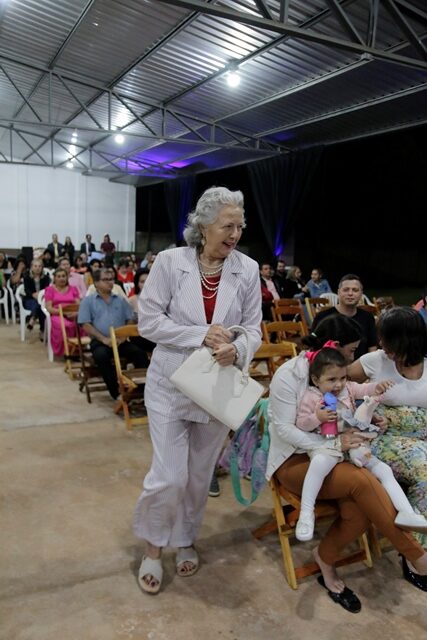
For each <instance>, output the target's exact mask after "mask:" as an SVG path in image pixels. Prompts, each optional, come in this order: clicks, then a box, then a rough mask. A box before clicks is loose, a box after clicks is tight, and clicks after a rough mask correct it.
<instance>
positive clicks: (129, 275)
mask: <svg viewBox="0 0 427 640" xmlns="http://www.w3.org/2000/svg"><path fill="white" fill-rule="evenodd" d="M129 266H130V263H129V260H128V259H127V258H120V260H119V265H118V269H117V278H118V279H119V280H120V282H122V283H123V284H124V283H125V282H133V276H134V273H133V271H132V270H131V269H129Z"/></svg>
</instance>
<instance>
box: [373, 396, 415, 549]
mask: <svg viewBox="0 0 427 640" xmlns="http://www.w3.org/2000/svg"><path fill="white" fill-rule="evenodd" d="M376 412H377V413H380V414H381V415H383V416H385V417H386V418H387V419H388V422H389V425H388V429H387V431H386V432H385V433H384V434H383V435H381V436H378V438H376V439H375V440H374V441H373V442H372V444H371V449H372V453H373V454H374V455H375V456H377V457H378V458H379V459H380V460H383V461H384V462H386V463H387V464H388V465H389V466H390V467H391V468H392V469H393V473H394V475H395V477H396V480H398V482H400V483H401V484H402V485H404V486H405V488H406V489H407V496H408V500H409V502H410V503H411V504H412V506H413V507H414V509H415V511H418V512H419V513H421V514H422V515H423V516H426V517H427V409H422V408H419V407H413V406H398V407H387V406H385V405H380V406H379V407H378V408H377V410H376ZM414 537H416V538H417V540H418V541H419V542H420V544H422V546H423V547H424V548H425V549H427V534H421V533H414Z"/></svg>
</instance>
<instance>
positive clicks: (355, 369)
mask: <svg viewBox="0 0 427 640" xmlns="http://www.w3.org/2000/svg"><path fill="white" fill-rule="evenodd" d="M378 335H379V339H380V344H381V346H382V349H380V350H378V351H373V352H372V353H367V354H365V355H364V356H362V357H361V358H360V359H359V360H357V362H354V363H353V364H352V365H351V366H350V367H349V369H348V372H349V375H350V377H351V379H352V380H356V381H357V382H362V381H364V380H366V378H369V379H370V380H371V381H372V382H377V381H378V380H379V379H380V378H384V376H386V377H387V378H389V379H391V380H393V381H394V383H395V384H394V386H393V387H392V388H391V389H389V390H388V391H387V393H385V394H384V396H383V398H382V400H381V401H382V404H383V408H382V410H381V413H383V415H384V416H385V417H386V418H387V420H388V424H387V426H386V425H384V427H383V429H382V430H383V434H382V435H380V436H379V437H378V438H376V439H375V441H374V442H373V446H372V451H373V453H374V454H375V455H376V456H377V457H378V458H379V459H380V460H383V461H384V462H386V463H387V464H389V465H390V466H391V468H392V469H393V472H394V475H395V476H396V478H397V480H398V481H399V482H401V483H403V484H404V485H405V486H406V487H407V495H408V498H409V502H410V503H411V504H412V506H413V507H414V508H415V510H416V511H418V512H419V513H421V514H422V515H424V516H426V515H427V327H426V325H425V323H424V321H423V319H422V317H421V316H420V314H419V313H418V312H417V311H416V310H415V309H412V308H411V307H393V308H392V309H388V310H387V311H385V312H384V313H383V314H382V315H381V316H380V318H379V321H378ZM416 537H417V539H418V540H419V541H420V542H421V544H422V545H423V547H424V548H425V549H427V535H426V534H424V535H423V534H416Z"/></svg>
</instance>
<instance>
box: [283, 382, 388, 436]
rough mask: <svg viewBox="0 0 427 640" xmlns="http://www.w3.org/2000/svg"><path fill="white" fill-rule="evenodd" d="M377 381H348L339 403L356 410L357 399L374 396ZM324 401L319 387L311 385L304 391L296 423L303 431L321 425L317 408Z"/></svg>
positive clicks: (312, 429)
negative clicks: (361, 382)
mask: <svg viewBox="0 0 427 640" xmlns="http://www.w3.org/2000/svg"><path fill="white" fill-rule="evenodd" d="M375 387H376V383H375V382H368V383H366V384H358V383H357V382H350V381H349V382H347V383H346V385H345V387H344V389H343V390H342V392H341V393H340V395H339V396H338V408H339V405H340V404H341V405H343V406H344V407H345V408H346V409H352V410H353V411H354V409H355V405H354V401H355V400H362V399H363V397H364V396H373V395H374V393H375ZM322 403H323V393H322V392H321V391H319V389H317V387H309V388H308V389H307V391H306V392H305V393H304V395H303V397H302V400H301V402H300V404H299V406H298V411H297V419H296V425H297V427H298V428H299V429H302V430H303V431H314V430H315V429H317V428H318V427H319V426H320V422H319V419H318V417H317V416H316V409H317V408H318V407H320V406H321V405H322Z"/></svg>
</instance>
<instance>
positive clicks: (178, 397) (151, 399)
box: [138, 247, 261, 422]
mask: <svg viewBox="0 0 427 640" xmlns="http://www.w3.org/2000/svg"><path fill="white" fill-rule="evenodd" d="M212 324H221V325H223V326H225V327H229V326H231V325H234V324H240V325H243V326H244V327H245V328H246V330H247V331H248V333H249V350H250V355H253V353H255V351H256V350H257V349H258V347H259V345H260V343H261V331H260V324H261V289H260V286H259V269H258V264H257V263H256V262H255V261H254V260H252V259H251V258H249V257H247V256H245V255H244V254H242V253H240V252H238V251H233V252H232V253H231V254H230V255H229V256H228V258H226V260H225V261H224V266H223V270H222V275H221V280H220V284H219V289H218V293H217V299H216V304H215V310H214V314H213V318H212ZM138 328H139V333H140V334H141V336H143V337H144V338H147V339H148V340H151V341H152V342H155V343H156V344H157V346H156V348H155V349H154V351H153V355H152V358H151V362H150V366H149V369H148V373H147V383H146V386H145V403H146V406H147V407H149V408H151V409H153V410H155V411H158V412H160V413H162V414H163V415H167V416H169V415H170V416H174V417H175V418H179V419H187V420H191V421H194V422H208V421H209V415H208V414H207V413H206V412H205V411H203V410H202V409H201V408H200V407H198V406H197V405H196V404H194V403H193V402H192V401H191V400H190V399H189V398H187V397H186V396H184V395H183V394H182V393H180V392H179V391H178V390H177V389H176V388H175V387H174V386H173V385H172V384H171V383H170V382H169V378H170V376H171V375H172V374H173V373H174V372H175V370H176V369H177V368H178V367H179V366H180V365H181V364H182V363H183V362H184V360H186V358H188V356H189V355H190V354H191V353H192V351H193V350H194V349H197V348H199V347H200V346H201V345H202V343H203V340H204V338H205V336H206V333H207V331H208V328H209V325H208V324H207V322H206V316H205V310H204V304H203V297H202V288H201V283H200V274H199V266H198V262H197V253H196V249H194V248H191V247H182V248H177V249H169V250H166V251H162V252H161V253H159V254H158V256H157V258H156V260H155V262H154V263H153V266H152V268H151V271H150V275H149V277H148V278H147V281H146V283H145V285H144V288H143V289H142V292H141V295H140V297H139V301H138ZM234 344H235V345H236V347H237V350H238V352H239V358H238V362H237V365H238V366H242V364H243V361H244V358H245V356H246V346H245V345H246V341H245V339H244V337H242V336H237V337H236V339H235V340H234ZM218 401H219V402H220V401H221V399H220V398H218Z"/></svg>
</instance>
